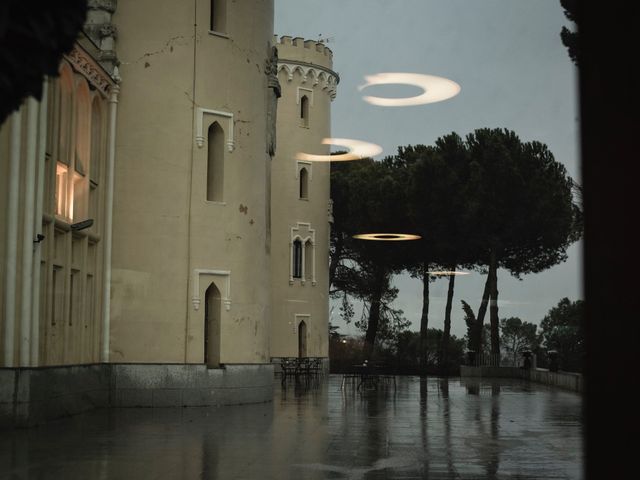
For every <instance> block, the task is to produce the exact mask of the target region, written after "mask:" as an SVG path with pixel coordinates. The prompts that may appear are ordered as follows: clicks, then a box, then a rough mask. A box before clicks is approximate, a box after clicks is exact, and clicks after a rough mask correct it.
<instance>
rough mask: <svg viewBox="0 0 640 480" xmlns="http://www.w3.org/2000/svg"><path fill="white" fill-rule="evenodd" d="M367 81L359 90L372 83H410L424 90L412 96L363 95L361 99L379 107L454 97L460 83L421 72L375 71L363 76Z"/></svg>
mask: <svg viewBox="0 0 640 480" xmlns="http://www.w3.org/2000/svg"><path fill="white" fill-rule="evenodd" d="M364 79H365V80H366V82H367V83H365V84H364V85H360V86H359V87H358V90H359V91H362V90H364V89H365V88H367V87H370V86H372V85H392V84H402V85H412V86H414V87H418V88H421V89H422V90H424V92H423V93H421V94H420V95H416V96H414V97H402V98H387V97H371V96H365V97H362V99H363V100H364V101H365V102H368V103H370V104H372V105H378V106H380V107H407V106H409V105H424V104H425V103H435V102H441V101H443V100H447V99H449V98H451V97H455V96H456V95H457V94H458V93H460V85H458V84H457V83H456V82H454V81H453V80H449V79H448V78H443V77H436V76H434V75H424V74H421V73H377V74H375V75H366V76H365V77H364Z"/></svg>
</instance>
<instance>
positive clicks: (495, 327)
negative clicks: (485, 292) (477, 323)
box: [489, 252, 500, 365]
mask: <svg viewBox="0 0 640 480" xmlns="http://www.w3.org/2000/svg"><path fill="white" fill-rule="evenodd" d="M489 277H490V278H491V307H490V309H489V319H490V321H491V354H492V355H497V357H498V365H500V320H499V319H498V262H497V261H496V254H495V252H491V260H490V263H489Z"/></svg>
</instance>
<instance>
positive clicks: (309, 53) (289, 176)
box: [271, 37, 337, 357]
mask: <svg viewBox="0 0 640 480" xmlns="http://www.w3.org/2000/svg"><path fill="white" fill-rule="evenodd" d="M277 47H278V57H279V64H280V72H279V76H278V78H279V81H280V85H281V87H282V97H281V98H280V101H279V103H278V123H277V125H278V128H277V136H278V139H277V144H278V149H277V151H276V156H275V158H274V159H273V168H272V189H271V192H272V193H271V199H272V209H273V222H272V242H271V243H272V279H273V280H272V286H273V321H272V331H271V355H272V357H284V356H298V354H299V351H298V325H299V323H300V321H301V320H304V321H305V323H306V325H307V352H306V353H307V356H311V357H315V356H325V357H326V356H328V306H329V303H328V302H329V298H328V290H329V277H328V265H329V258H328V254H329V245H328V241H329V230H328V228H329V223H328V206H329V205H328V204H329V193H330V192H329V164H328V163H317V162H316V163H312V164H310V165H304V164H299V163H298V162H297V161H296V159H295V155H296V153H297V152H307V153H318V154H323V153H328V152H329V147H328V146H326V145H322V144H321V141H322V139H323V138H325V137H330V107H331V101H332V96H334V95H335V92H334V87H335V86H334V85H332V84H330V83H327V75H328V74H329V73H331V72H330V69H331V68H332V55H331V52H330V51H329V49H327V48H325V47H324V46H323V45H317V44H316V42H315V41H307V42H305V41H304V40H303V39H301V38H296V39H291V37H282V38H281V39H279V40H277ZM297 67H301V69H296V68H297ZM309 68H312V70H310V71H309V70H308V69H309ZM305 73H306V79H305V78H304V77H305ZM320 73H323V76H322V77H321V78H319V79H317V78H316V77H320ZM290 74H291V78H290ZM333 75H334V77H337V76H336V75H335V74H333ZM316 80H317V81H316ZM302 95H307V96H308V97H311V98H310V106H309V126H308V128H307V127H304V126H301V121H300V103H299V102H300V97H301V96H302ZM302 166H305V167H306V168H307V169H308V170H309V174H310V175H309V193H308V199H300V198H299V176H298V172H299V169H300V168H301V167H302ZM305 224H309V225H305ZM292 228H294V229H297V232H294V233H293V234H292V230H291V229H292ZM309 229H312V230H313V231H314V232H313V234H314V236H315V279H316V283H315V285H314V284H313V282H312V281H310V280H308V279H306V280H304V281H302V280H301V279H293V281H291V242H292V238H293V237H294V236H295V235H296V234H299V235H300V236H301V237H302V238H306V237H307V236H309V235H310V233H311V232H310V231H309Z"/></svg>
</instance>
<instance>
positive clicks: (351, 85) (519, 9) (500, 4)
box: [275, 0, 582, 337]
mask: <svg viewBox="0 0 640 480" xmlns="http://www.w3.org/2000/svg"><path fill="white" fill-rule="evenodd" d="M275 3H276V11H275V32H276V34H278V35H291V36H294V37H295V36H300V37H305V38H306V39H318V38H325V39H327V38H328V39H329V40H328V42H327V46H329V47H330V48H331V49H332V50H333V61H334V70H336V71H337V72H338V73H339V75H340V84H339V85H338V94H337V97H336V99H335V101H334V102H333V104H332V115H331V116H332V136H333V137H340V138H354V139H358V140H365V141H370V142H373V143H377V144H379V145H380V146H382V147H383V149H384V152H383V154H382V155H381V156H380V157H379V158H382V156H384V155H388V154H393V153H395V151H396V149H397V147H398V146H400V145H408V144H419V143H422V144H426V145H431V144H433V142H434V141H435V139H436V138H438V137H439V136H442V135H445V134H447V133H450V132H452V131H455V132H457V133H459V134H460V135H462V136H464V135H466V134H467V133H469V132H471V131H473V130H474V129H476V128H481V127H491V128H498V127H506V128H509V129H511V130H513V131H515V132H516V133H517V134H518V135H519V136H520V139H521V140H523V141H530V140H539V141H541V142H543V143H545V144H547V145H548V146H549V148H550V150H551V151H552V152H553V154H554V155H555V157H556V159H557V160H558V161H560V162H562V163H563V164H564V165H565V166H566V167H567V170H568V172H569V174H570V175H571V176H572V177H573V178H575V179H576V180H578V181H579V164H578V155H579V151H578V136H577V135H578V111H577V83H576V82H577V71H576V68H575V67H574V66H573V64H572V63H571V61H570V59H569V57H568V55H567V52H566V49H565V47H564V46H563V45H562V43H561V41H560V35H559V33H560V30H561V28H562V26H563V25H570V24H569V21H568V20H567V19H566V18H565V17H564V14H563V12H562V8H561V7H560V3H559V1H558V0H536V1H531V0H324V1H322V2H318V1H311V0H275ZM379 72H412V73H425V74H430V75H437V76H442V77H446V78H449V79H451V80H454V81H455V82H457V83H458V84H460V86H461V87H462V90H461V92H460V94H459V95H458V96H457V97H454V98H453V99H450V100H447V101H444V102H440V103H435V104H428V105H421V106H411V107H404V108H390V107H386V108H385V107H376V106H373V105H370V104H368V103H365V102H364V101H362V99H361V94H360V92H358V90H357V87H358V86H359V85H362V84H363V83H364V76H365V75H368V74H373V73H379ZM393 88H394V87H384V90H383V87H377V89H376V90H374V89H373V88H370V89H368V90H367V94H374V95H381V96H382V95H389V96H393V95H400V96H402V95H405V94H406V95H413V94H415V93H417V90H412V89H410V88H409V87H397V88H396V90H395V91H392V89H393ZM569 255H570V257H569V260H568V261H567V262H565V263H564V264H561V265H558V266H556V267H554V268H552V269H550V270H547V271H546V272H543V273H541V274H537V275H528V276H526V277H524V280H522V281H518V280H516V279H513V278H511V277H510V276H509V274H508V273H507V272H505V271H502V270H500V271H499V272H498V289H499V292H500V293H499V297H500V302H499V307H500V317H501V318H504V317H509V316H519V317H520V318H522V319H523V320H525V321H529V322H533V323H537V324H539V323H540V321H541V320H542V318H543V317H544V315H545V314H546V313H547V311H548V310H549V308H551V307H552V306H554V305H556V304H557V303H558V301H559V300H560V299H561V298H562V297H569V298H570V299H572V300H575V299H578V298H582V282H581V276H582V268H581V267H582V258H581V256H582V253H581V249H580V248H579V247H577V246H573V247H571V249H570V251H569ZM484 280H485V279H484V276H483V275H480V274H477V273H472V274H471V275H467V276H464V277H458V278H457V279H456V291H455V299H454V306H453V318H452V333H453V334H454V335H456V336H458V337H462V336H463V335H464V334H465V332H466V328H465V325H464V321H463V315H462V309H461V308H460V299H464V300H466V301H467V302H469V303H470V304H471V306H472V307H473V308H474V310H475V311H477V308H478V305H479V302H480V297H481V295H482V290H483V286H484ZM395 284H396V286H397V287H398V288H399V289H400V293H399V296H398V299H397V300H396V302H395V306H396V307H399V308H402V309H403V310H404V312H405V316H406V317H407V319H409V320H411V321H413V327H412V328H413V329H414V330H418V329H419V319H420V312H421V308H422V285H421V282H419V281H418V280H414V279H411V278H410V277H408V276H406V275H402V276H398V277H396V278H395ZM446 293H447V280H446V279H441V280H438V281H436V282H435V283H432V284H431V308H430V320H429V326H430V327H434V328H442V327H443V317H444V306H445V302H446ZM332 322H333V323H334V324H338V325H340V326H341V329H340V331H341V332H342V333H354V332H355V331H356V329H355V327H353V326H345V325H344V324H343V322H341V321H340V319H339V315H338V307H337V306H336V307H335V309H334V313H333V317H332Z"/></svg>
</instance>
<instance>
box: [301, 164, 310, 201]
mask: <svg viewBox="0 0 640 480" xmlns="http://www.w3.org/2000/svg"><path fill="white" fill-rule="evenodd" d="M299 180H300V198H302V199H308V198H309V172H308V171H307V169H306V168H302V169H300V179H299Z"/></svg>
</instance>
